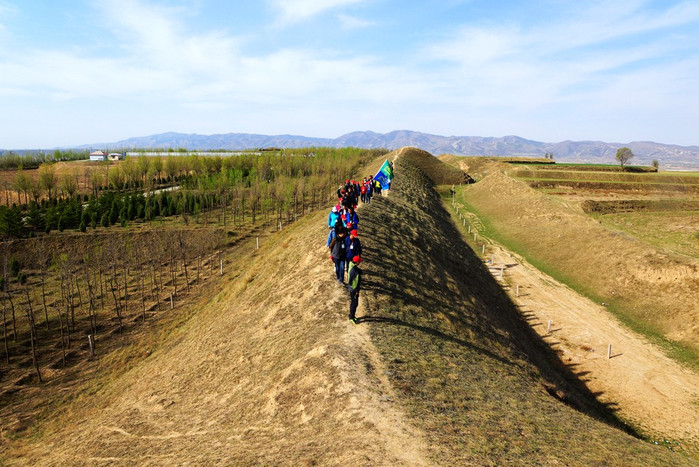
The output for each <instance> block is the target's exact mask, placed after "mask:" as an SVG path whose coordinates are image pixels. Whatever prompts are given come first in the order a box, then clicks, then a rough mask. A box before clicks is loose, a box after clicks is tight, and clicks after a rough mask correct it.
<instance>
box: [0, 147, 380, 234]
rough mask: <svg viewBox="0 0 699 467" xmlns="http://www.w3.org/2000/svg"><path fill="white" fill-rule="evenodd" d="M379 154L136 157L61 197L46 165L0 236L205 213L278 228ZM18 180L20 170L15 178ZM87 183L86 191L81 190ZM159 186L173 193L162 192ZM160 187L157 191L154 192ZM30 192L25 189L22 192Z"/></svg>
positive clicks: (72, 183) (0, 215)
mask: <svg viewBox="0 0 699 467" xmlns="http://www.w3.org/2000/svg"><path fill="white" fill-rule="evenodd" d="M383 152H385V151H384V150H361V149H356V148H345V149H324V148H313V151H312V152H309V150H303V151H301V150H289V151H286V152H284V153H281V154H276V153H275V154H263V155H243V156H231V157H202V156H197V155H192V156H168V157H166V158H159V157H147V156H140V157H138V158H129V159H126V160H125V161H124V162H123V163H121V164H120V165H118V166H116V167H112V168H109V169H108V170H102V169H101V168H89V169H88V170H92V172H90V173H87V172H86V173H85V174H84V177H85V182H86V183H85V184H84V186H89V187H90V194H89V195H88V194H87V193H83V194H82V195H81V194H80V193H77V186H78V180H77V178H78V175H77V174H72V175H67V174H66V175H64V176H63V178H62V179H61V183H60V186H61V192H60V196H59V197H55V196H53V194H55V193H56V186H58V185H59V184H58V183H57V179H56V176H55V172H54V170H53V168H52V166H50V165H48V166H46V165H44V166H41V167H40V168H39V173H38V178H37V180H36V183H37V184H39V185H41V186H42V187H43V188H44V189H45V192H46V193H48V198H42V197H41V195H42V192H41V191H38V190H37V191H34V192H33V194H32V199H31V200H29V197H28V193H27V191H26V190H24V188H22V189H21V190H20V189H19V185H17V183H15V185H16V188H17V189H18V194H20V193H21V192H24V195H25V203H24V204H20V205H15V204H13V205H12V206H10V205H9V201H8V202H7V203H6V205H5V206H4V207H3V206H0V234H2V235H4V236H5V237H21V236H24V235H27V234H28V233H36V232H46V233H48V232H51V231H53V230H59V231H63V230H64V229H80V230H81V231H83V232H84V231H86V230H87V229H88V228H90V227H91V228H93V229H94V228H97V227H98V226H102V227H108V226H110V225H114V224H120V225H122V226H125V225H127V223H128V222H130V221H134V220H136V219H140V220H141V221H152V220H154V219H156V218H158V217H162V216H182V218H183V220H184V221H185V223H188V222H189V220H190V218H191V216H200V215H201V216H202V217H203V221H204V223H206V224H208V223H209V221H210V217H211V214H212V212H214V211H215V212H217V221H222V222H223V225H224V226H225V225H227V222H228V219H229V218H231V219H232V221H233V222H234V223H240V222H245V220H246V218H249V219H250V221H251V222H252V223H255V222H256V221H257V220H258V219H259V218H260V217H264V218H265V220H268V219H269V218H270V217H271V216H273V215H274V216H276V217H277V219H278V220H279V221H282V220H283V218H284V216H286V219H287V220H291V219H292V218H294V217H296V216H298V215H299V214H302V213H303V212H305V209H306V207H307V206H312V205H319V204H320V203H323V202H325V201H327V199H328V197H329V196H331V195H332V193H333V189H332V188H333V187H334V186H335V185H336V184H337V183H339V181H342V180H343V178H344V177H345V175H346V174H348V173H352V172H354V171H355V170H356V169H357V167H358V166H359V165H360V164H362V163H364V162H366V161H367V160H369V159H371V158H374V157H377V156H378V155H380V154H382V153H383ZM18 179H19V180H24V176H23V173H22V171H18V172H17V174H16V176H15V182H17V180H18ZM87 182H89V185H87ZM163 187H170V188H177V190H173V191H166V190H164V189H163ZM159 188H160V189H159ZM29 191H31V189H29Z"/></svg>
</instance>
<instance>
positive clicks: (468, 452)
mask: <svg viewBox="0 0 699 467" xmlns="http://www.w3.org/2000/svg"><path fill="white" fill-rule="evenodd" d="M426 157H429V158H432V159H434V158H433V157H432V156H431V155H429V154H427V153H424V154H420V153H417V152H414V151H413V150H411V149H408V150H405V149H404V150H399V157H398V158H397V159H396V162H395V167H396V179H395V181H394V184H393V189H392V191H391V194H390V197H377V198H375V199H374V201H372V203H371V204H369V205H367V206H365V207H364V208H363V210H362V219H361V234H362V239H363V242H364V252H365V253H364V256H365V258H366V259H367V262H366V263H365V272H366V274H365V292H364V299H363V307H360V312H359V315H360V316H362V315H363V317H362V318H361V322H362V323H366V324H368V325H369V326H371V328H370V329H371V335H372V340H373V341H374V343H375V344H376V346H377V347H378V348H379V351H380V352H381V353H382V355H383V356H384V358H385V359H386V361H387V362H388V368H389V374H390V378H391V381H392V383H393V384H394V385H395V387H396V389H397V390H398V394H399V396H400V397H401V398H402V400H401V401H400V402H401V403H402V404H403V405H405V406H406V407H407V408H408V411H409V413H410V414H411V415H412V416H413V417H414V420H415V421H416V423H417V424H418V425H419V426H420V427H422V428H423V429H424V430H425V432H426V433H427V435H428V438H429V441H430V444H431V446H432V454H433V456H434V457H435V459H436V460H437V461H438V462H440V463H450V464H452V463H464V462H465V463H473V462H475V463H485V464H489V463H492V464H502V463H508V464H509V463H533V464H537V463H551V462H556V461H564V462H570V461H571V460H574V461H576V462H581V463H584V464H590V463H593V464H594V463H607V462H611V463H624V462H627V461H628V459H629V458H631V459H634V462H639V463H643V464H649V465H655V464H657V465H661V464H663V465H667V464H668V463H682V462H683V461H685V459H684V458H683V457H681V456H674V457H673V455H672V454H671V453H666V452H663V451H658V450H654V449H653V448H652V447H651V446H649V445H647V444H645V443H644V442H642V441H640V440H639V439H636V438H634V437H632V436H629V434H627V433H624V432H623V431H621V430H619V429H618V428H621V429H622V430H626V431H627V432H631V430H630V429H628V428H627V427H625V426H623V425H622V424H621V423H620V422H619V421H618V420H617V419H616V417H615V416H614V413H613V411H614V410H613V407H609V406H605V405H603V404H601V403H600V402H598V401H597V400H596V398H595V394H591V393H590V392H589V391H588V390H587V389H586V388H585V386H584V384H582V382H581V381H580V380H578V379H577V378H576V375H575V374H574V368H566V367H565V365H563V364H562V363H561V362H560V360H558V358H557V356H556V355H555V353H553V352H552V351H551V350H550V349H549V348H548V347H547V346H546V345H545V344H543V343H542V342H541V341H540V340H539V339H538V337H537V336H536V335H535V334H534V333H533V332H532V331H531V330H530V329H529V328H528V326H527V325H526V322H525V321H524V320H523V319H522V318H521V317H520V316H519V314H518V312H517V310H516V306H515V305H514V304H513V303H512V302H511V301H510V300H509V299H508V297H507V296H506V295H505V294H504V292H503V291H502V290H501V289H500V287H499V285H498V284H497V283H496V282H495V281H494V280H493V278H492V277H491V276H490V274H489V273H488V271H487V270H486V268H485V267H484V265H483V264H482V263H481V261H480V260H479V258H478V257H477V256H476V255H475V254H474V253H473V252H472V251H471V250H470V249H469V247H468V246H467V245H466V243H465V242H464V241H463V240H462V238H461V235H460V233H459V231H458V230H457V229H456V228H455V226H454V225H453V223H452V221H451V218H450V216H449V214H448V213H447V211H446V210H445V209H444V208H443V206H442V203H441V200H440V198H439V196H438V195H437V193H436V192H435V191H434V189H433V188H432V183H431V180H430V179H429V178H428V176H427V175H426V174H425V173H424V172H423V171H422V170H421V169H420V168H418V166H417V165H422V164H417V165H416V164H415V163H414V161H416V160H418V162H419V159H420V158H426ZM435 160H436V159H435ZM578 376H580V377H582V376H584V375H578ZM552 396H553V397H552ZM561 401H563V402H565V404H562V403H561ZM631 434H633V433H631Z"/></svg>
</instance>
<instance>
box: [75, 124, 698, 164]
mask: <svg viewBox="0 0 699 467" xmlns="http://www.w3.org/2000/svg"><path fill="white" fill-rule="evenodd" d="M311 146H327V147H348V146H353V147H361V148H386V149H397V148H400V147H403V146H415V147H418V148H420V149H423V150H425V151H428V152H430V153H432V154H434V155H441V154H456V155H471V156H491V155H494V156H543V155H544V154H546V153H553V155H554V158H555V160H556V161H558V162H580V163H583V162H584V163H599V164H605V163H612V164H613V163H616V160H615V156H616V151H617V149H619V148H620V147H623V146H627V147H629V148H631V150H632V151H633V153H634V154H635V155H636V157H635V158H634V159H632V160H631V164H638V165H650V164H651V163H652V161H653V160H654V159H657V160H658V162H659V163H660V167H661V169H665V170H669V169H675V170H699V146H677V145H671V144H661V143H654V142H650V141H633V142H630V143H625V144H620V143H605V142H602V141H562V142H559V143H542V142H540V141H532V140H528V139H524V138H520V137H519V136H504V137H501V138H494V137H481V136H439V135H432V134H427V133H419V132H415V131H407V130H399V131H392V132H390V133H375V132H373V131H355V132H352V133H347V134H346V135H343V136H340V137H339V138H335V139H329V138H310V137H306V136H297V135H273V136H270V135H257V134H248V133H227V134H217V135H197V134H185V133H162V134H158V135H151V136H143V137H137V138H129V139H126V140H123V141H117V142H115V143H109V144H105V143H99V144H91V145H84V146H81V147H83V148H87V147H92V148H95V149H97V148H100V149H102V148H109V149H110V150H117V149H132V148H142V149H147V148H154V149H155V148H163V149H167V148H175V149H178V148H185V149H189V150H195V149H199V150H213V149H227V150H236V149H240V150H242V149H258V148H267V147H278V148H303V147H311Z"/></svg>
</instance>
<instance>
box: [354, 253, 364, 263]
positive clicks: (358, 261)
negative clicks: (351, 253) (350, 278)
mask: <svg viewBox="0 0 699 467" xmlns="http://www.w3.org/2000/svg"><path fill="white" fill-rule="evenodd" d="M352 262H353V263H355V264H357V263H361V262H362V258H360V257H359V255H357V256H355V257H354V258H352Z"/></svg>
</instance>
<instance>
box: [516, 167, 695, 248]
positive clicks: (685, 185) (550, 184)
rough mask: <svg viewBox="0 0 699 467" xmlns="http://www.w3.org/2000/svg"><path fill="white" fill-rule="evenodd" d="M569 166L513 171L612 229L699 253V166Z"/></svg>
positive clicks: (669, 246) (656, 243) (644, 239)
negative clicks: (636, 169)
mask: <svg viewBox="0 0 699 467" xmlns="http://www.w3.org/2000/svg"><path fill="white" fill-rule="evenodd" d="M569 168H570V167H566V166H563V167H562V168H561V169H555V168H554V167H552V166H550V165H549V166H540V167H536V168H534V169H532V166H527V167H526V168H524V167H522V168H518V169H516V170H515V172H514V176H515V177H517V178H519V179H521V180H524V181H526V182H527V183H528V184H529V185H530V186H532V187H534V188H537V189H540V190H541V191H542V192H544V193H547V194H549V195H553V196H558V197H560V198H561V199H564V200H566V201H572V202H574V203H576V204H578V205H579V206H580V207H581V208H582V210H583V211H584V212H586V213H587V214H589V215H591V216H592V217H593V218H595V219H596V220H598V221H599V222H601V223H602V224H603V225H605V226H607V227H609V228H610V229H612V230H617V231H621V232H625V233H626V234H628V235H630V236H632V237H634V238H637V239H639V240H641V241H644V242H647V243H649V244H651V245H653V246H655V247H657V248H660V249H665V250H669V251H674V252H676V253H680V254H686V255H689V256H693V257H695V258H699V172H675V173H671V172H655V173H654V172H649V173H626V172H619V171H617V170H614V171H610V172H602V171H599V170H597V171H586V170H585V169H584V166H583V167H580V166H576V167H575V168H574V169H573V170H567V169H569ZM598 169H599V168H598Z"/></svg>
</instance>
